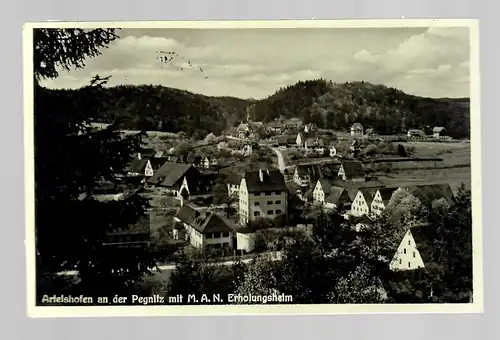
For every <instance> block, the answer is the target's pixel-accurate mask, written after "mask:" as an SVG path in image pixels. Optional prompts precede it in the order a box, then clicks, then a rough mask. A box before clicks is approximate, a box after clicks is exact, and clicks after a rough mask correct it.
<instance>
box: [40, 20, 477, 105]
mask: <svg viewBox="0 0 500 340" xmlns="http://www.w3.org/2000/svg"><path fill="white" fill-rule="evenodd" d="M118 33H119V35H120V38H119V39H117V40H115V41H113V42H112V43H111V44H110V46H109V47H108V48H107V49H103V50H102V55H100V56H98V57H96V58H94V59H89V60H88V61H86V66H85V68H83V69H79V70H71V71H70V72H65V71H63V72H60V75H59V77H58V78H55V79H51V80H46V81H44V83H43V85H45V86H47V87H50V88H78V87H81V86H84V85H86V84H89V82H90V79H91V78H92V77H93V76H94V75H96V74H99V75H100V76H111V78H110V81H109V85H110V86H115V85H121V84H131V85H141V84H153V85H163V86H168V87H174V88H179V89H185V90H188V91H191V92H195V93H201V94H205V95H209V96H233V97H239V98H255V99H261V98H265V97H267V96H269V95H272V94H273V93H274V92H276V91H277V90H279V89H280V88H281V87H285V86H287V85H293V84H295V83H296V82H298V81H299V80H308V79H317V78H323V79H327V80H332V81H333V82H339V83H342V82H347V81H366V82H371V83H374V84H383V85H386V86H390V87H395V88H398V89H400V90H403V91H404V92H406V93H408V94H413V95H419V96H425V97H436V98H437V97H469V59H470V55H469V29H468V28H466V27H431V28H426V27H422V28H418V27H406V28H300V29H299V28H275V29H173V28H169V29H122V30H120V31H119V32H118ZM164 52H175V53H176V55H173V56H174V58H173V59H172V60H170V61H169V62H167V63H165V62H162V61H161V60H160V57H161V56H172V55H167V54H165V53H164Z"/></svg>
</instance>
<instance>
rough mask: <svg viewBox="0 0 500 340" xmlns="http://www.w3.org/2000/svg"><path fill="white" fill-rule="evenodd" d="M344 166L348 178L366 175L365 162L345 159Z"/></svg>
mask: <svg viewBox="0 0 500 340" xmlns="http://www.w3.org/2000/svg"><path fill="white" fill-rule="evenodd" d="M342 167H343V168H344V173H345V176H346V177H347V178H357V177H364V176H365V170H364V168H363V163H361V162H360V161H343V162H342Z"/></svg>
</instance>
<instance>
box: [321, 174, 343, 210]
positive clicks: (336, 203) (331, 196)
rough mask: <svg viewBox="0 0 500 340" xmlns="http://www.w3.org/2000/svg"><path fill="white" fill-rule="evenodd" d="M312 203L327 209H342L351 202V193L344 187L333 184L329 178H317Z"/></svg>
mask: <svg viewBox="0 0 500 340" xmlns="http://www.w3.org/2000/svg"><path fill="white" fill-rule="evenodd" d="M313 203H314V204H319V205H323V206H325V208H329V209H336V208H340V209H344V208H346V207H348V206H350V204H351V195H350V194H349V191H348V190H347V189H345V188H342V187H339V186H335V185H333V184H332V181H331V180H328V179H319V180H318V181H317V182H316V185H315V187H314V190H313Z"/></svg>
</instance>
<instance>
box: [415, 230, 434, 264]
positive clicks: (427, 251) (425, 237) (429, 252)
mask: <svg viewBox="0 0 500 340" xmlns="http://www.w3.org/2000/svg"><path fill="white" fill-rule="evenodd" d="M410 232H411V235H412V236H413V240H414V241H415V245H416V246H417V249H418V252H419V253H420V256H421V257H422V261H424V264H425V265H426V266H427V265H428V264H429V263H431V262H434V263H436V262H438V258H437V251H436V249H435V248H434V247H433V245H432V239H433V236H432V234H433V230H432V228H431V227H429V226H419V227H413V228H411V229H410Z"/></svg>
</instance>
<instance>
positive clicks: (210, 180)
mask: <svg viewBox="0 0 500 340" xmlns="http://www.w3.org/2000/svg"><path fill="white" fill-rule="evenodd" d="M186 179H187V182H188V187H189V191H190V193H191V194H192V195H203V194H208V193H210V192H211V191H212V187H213V186H214V184H215V181H216V180H217V173H200V175H198V176H194V177H189V176H187V178H186Z"/></svg>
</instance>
